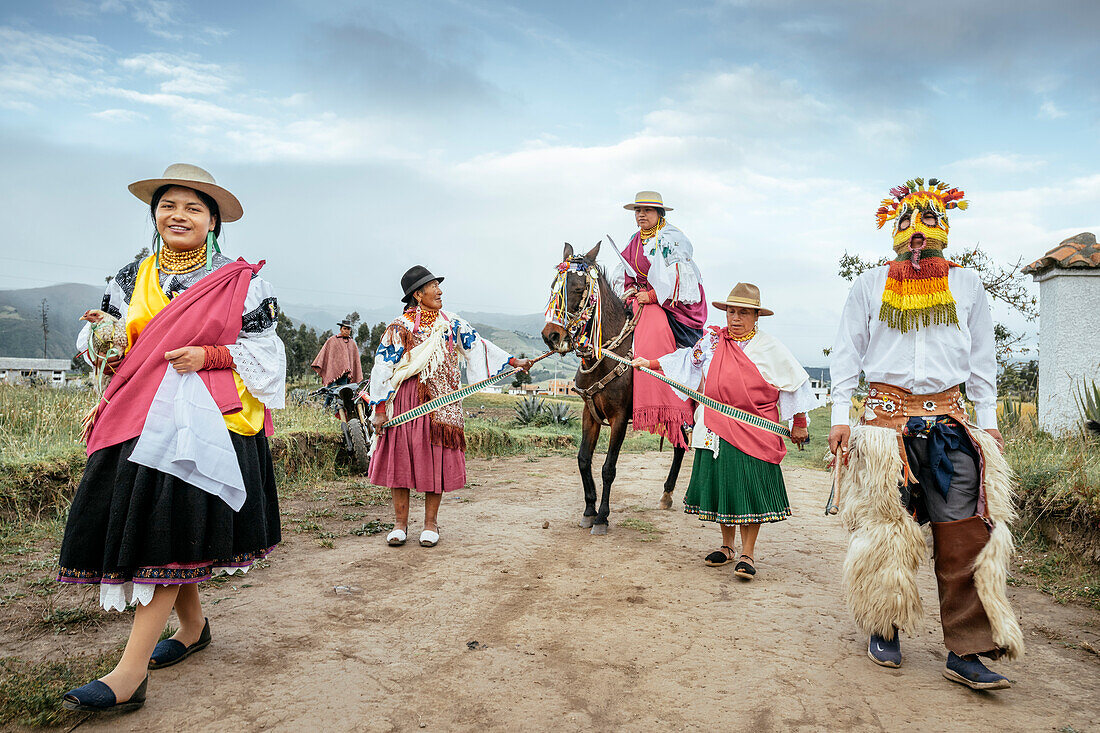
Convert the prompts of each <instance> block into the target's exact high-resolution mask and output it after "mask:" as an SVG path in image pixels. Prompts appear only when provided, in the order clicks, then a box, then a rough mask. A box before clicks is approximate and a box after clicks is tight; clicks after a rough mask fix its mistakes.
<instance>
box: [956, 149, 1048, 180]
mask: <svg viewBox="0 0 1100 733" xmlns="http://www.w3.org/2000/svg"><path fill="white" fill-rule="evenodd" d="M1046 164H1047V162H1046V161H1045V160H1043V159H1042V158H1040V157H1038V156H1034V155H1022V154H1020V153H986V154H985V155H979V156H977V157H974V158H966V159H965V160H959V161H955V162H954V163H949V164H948V165H947V166H946V168H947V169H948V170H954V171H959V172H967V173H973V172H977V173H982V174H985V175H1004V174H1008V173H1030V172H1032V171H1036V170H1039V169H1040V168H1042V167H1043V166H1045V165H1046Z"/></svg>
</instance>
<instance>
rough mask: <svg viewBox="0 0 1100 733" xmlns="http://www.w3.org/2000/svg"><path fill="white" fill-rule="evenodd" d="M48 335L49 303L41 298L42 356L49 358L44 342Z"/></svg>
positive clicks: (45, 342)
mask: <svg viewBox="0 0 1100 733" xmlns="http://www.w3.org/2000/svg"><path fill="white" fill-rule="evenodd" d="M49 336H50V304H49V303H47V302H46V299H45V298H43V299H42V358H43V359H46V358H49V354H47V353H46V344H47V342H48V340H49Z"/></svg>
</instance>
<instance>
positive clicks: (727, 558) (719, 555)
mask: <svg viewBox="0 0 1100 733" xmlns="http://www.w3.org/2000/svg"><path fill="white" fill-rule="evenodd" d="M722 550H729V551H730V552H729V554H728V555H727V554H726V553H724V552H722ZM703 562H705V563H706V564H707V565H709V566H711V567H712V568H716V567H720V566H722V565H728V564H730V563H731V562H733V548H732V547H730V546H729V545H722V546H721V547H720V548H718V549H717V550H715V551H714V552H712V553H710V554H709V555H707V556H706V557H705V558H703Z"/></svg>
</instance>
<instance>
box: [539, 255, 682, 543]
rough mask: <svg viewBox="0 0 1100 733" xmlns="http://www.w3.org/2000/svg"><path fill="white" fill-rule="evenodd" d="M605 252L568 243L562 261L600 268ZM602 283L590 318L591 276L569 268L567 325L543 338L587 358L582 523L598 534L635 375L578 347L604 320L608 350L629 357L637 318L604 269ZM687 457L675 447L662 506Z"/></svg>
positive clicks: (580, 455) (582, 376) (583, 368)
mask: <svg viewBox="0 0 1100 733" xmlns="http://www.w3.org/2000/svg"><path fill="white" fill-rule="evenodd" d="M599 251H600V244H599V243H597V244H596V246H595V247H594V248H593V249H592V250H591V251H590V252H588V254H586V255H584V256H583V257H580V256H574V255H573V247H572V246H571V245H569V244H566V245H565V251H564V252H563V254H562V261H563V264H568V265H572V266H573V268H574V269H582V270H585V271H587V270H588V269H589V268H594V267H596V255H597V254H598V253H599ZM595 272H599V270H598V269H597V270H595ZM598 287H599V294H600V295H599V303H600V311H599V312H598V313H596V312H592V313H588V317H585V314H586V312H587V311H586V309H587V310H591V309H592V308H593V305H592V304H593V303H594V302H595V301H594V299H592V300H590V301H589V302H588V303H582V301H583V300H584V299H585V295H586V294H587V293H588V280H587V279H586V277H585V275H582V274H580V273H578V272H574V271H570V272H568V273H567V274H566V278H565V316H566V317H565V318H564V321H565V324H563V325H559V324H557V323H547V324H546V327H545V328H543V329H542V340H543V341H545V342H546V345H547V346H548V347H549V348H551V349H553V350H555V351H557V352H559V353H562V354H565V353H568V352H569V351H576V352H577V355H578V356H580V357H581V365H580V368H579V369H578V370H577V375H576V378H575V384H576V391H577V392H578V393H579V394H580V395H581V397H583V398H584V403H585V409H584V411H583V412H582V414H581V445H580V450H579V451H578V452H577V465H578V467H579V468H580V472H581V484H582V486H583V487H584V516H583V517H582V518H581V521H580V526H582V527H591V528H592V534H595V535H602V534H607V515H608V513H609V512H610V511H611V505H610V502H611V484H612V482H613V481H614V480H615V464H616V463H617V462H618V460H619V450H620V449H621V448H622V445H623V438H625V437H626V430H627V427H628V426H629V424H630V420H631V416H632V415H633V414H634V373H633V370H632V369H630V368H629V367H627V366H626V365H623V364H618V363H616V362H613V361H612V360H611V359H604V358H601V359H596V357H595V354H594V353H593V350H592V348H591V346H589V345H586V347H585V348H577V344H576V342H577V340H578V338H582V339H583V337H584V336H585V335H588V336H589V337H591V335H592V329H593V328H594V326H595V324H596V322H597V321H596V319H597V318H598V319H600V323H601V326H602V332H603V334H604V336H605V338H604V343H603V346H604V348H605V349H606V350H608V351H613V352H614V353H616V354H618V355H619V356H622V357H624V358H627V359H629V358H630V356H629V354H630V353H631V347H632V346H633V344H634V335H633V331H634V323H635V319H634V317H633V314H632V313H631V312H630V310H629V309H628V308H627V306H626V305H625V304H624V303H623V302H622V300H620V299H619V297H618V296H617V295H615V292H614V289H613V288H612V287H611V284H610V283H609V282H608V281H607V278H605V277H604V276H603V273H602V272H601V273H600V274H599V278H598ZM571 323H572V324H573V325H570V324H571ZM571 331H572V332H571ZM605 423H606V424H607V425H609V426H610V428H611V435H610V439H609V440H608V445H607V458H606V460H604V462H603V494H602V495H601V497H600V508H599V511H597V510H596V484H595V482H594V481H593V480H592V454H593V452H594V451H595V450H596V441H598V440H599V437H600V428H601V427H602V426H603V425H604V424H605ZM683 461H684V449H683V448H676V447H674V449H673V453H672V468H671V469H670V470H669V472H668V478H667V479H665V486H664V493H663V494H662V496H661V501H660V504H659V506H660V507H661V508H662V509H671V508H672V491H673V489H675V488H676V477H677V476H678V475H679V473H680V465H681V464H682V463H683Z"/></svg>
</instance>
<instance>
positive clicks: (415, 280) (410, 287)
mask: <svg viewBox="0 0 1100 733" xmlns="http://www.w3.org/2000/svg"><path fill="white" fill-rule="evenodd" d="M432 280H435V281H436V282H443V278H441V277H436V276H435V275H433V274H432V273H431V270H429V269H428V268H427V267H424V265H413V266H412V267H410V268H409V269H408V270H407V271H406V272H405V274H404V275H402V276H401V289H402V290H403V291H404V292H405V294H404V296H402V298H401V302H402V303H405V304H406V305H408V304H410V303H412V299H413V293H415V292H416V291H417V290H419V289H420V288H422V287H424V286H425V285H427V284H428V283H430V282H431V281H432Z"/></svg>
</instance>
